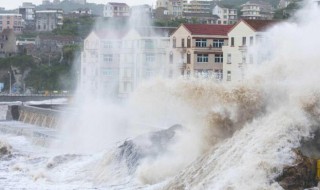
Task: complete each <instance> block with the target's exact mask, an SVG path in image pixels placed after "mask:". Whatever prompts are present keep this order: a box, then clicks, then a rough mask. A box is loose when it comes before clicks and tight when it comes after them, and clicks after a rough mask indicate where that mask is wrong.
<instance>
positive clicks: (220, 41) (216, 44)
mask: <svg viewBox="0 0 320 190" xmlns="http://www.w3.org/2000/svg"><path fill="white" fill-rule="evenodd" d="M223 44H224V40H223V39H217V40H213V47H214V48H222V46H223Z"/></svg>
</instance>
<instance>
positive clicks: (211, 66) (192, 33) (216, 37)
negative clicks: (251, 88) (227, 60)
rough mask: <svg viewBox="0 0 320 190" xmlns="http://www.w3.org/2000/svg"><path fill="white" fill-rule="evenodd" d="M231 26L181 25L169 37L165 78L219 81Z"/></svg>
mask: <svg viewBox="0 0 320 190" xmlns="http://www.w3.org/2000/svg"><path fill="white" fill-rule="evenodd" d="M231 27H232V25H212V24H211V25H210V24H208V25H207V24H182V25H181V26H180V27H179V28H178V29H177V30H176V31H175V32H174V33H172V35H171V36H170V46H171V47H170V52H169V63H168V66H167V68H168V69H167V73H168V76H179V75H181V74H182V75H185V76H193V77H213V78H215V79H217V80H222V77H223V75H222V73H223V51H222V46H223V45H225V44H227V43H228V36H227V33H228V31H229V30H230V29H231Z"/></svg>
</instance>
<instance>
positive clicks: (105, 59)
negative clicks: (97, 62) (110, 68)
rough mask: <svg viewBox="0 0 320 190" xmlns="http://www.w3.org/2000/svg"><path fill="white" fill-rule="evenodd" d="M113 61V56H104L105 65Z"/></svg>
mask: <svg viewBox="0 0 320 190" xmlns="http://www.w3.org/2000/svg"><path fill="white" fill-rule="evenodd" d="M112 60H113V56H112V54H104V55H103V61H104V62H105V63H111V62H112Z"/></svg>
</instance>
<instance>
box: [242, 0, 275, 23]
mask: <svg viewBox="0 0 320 190" xmlns="http://www.w3.org/2000/svg"><path fill="white" fill-rule="evenodd" d="M241 13H242V15H241V17H242V18H243V19H252V20H271V19H272V18H273V14H274V9H273V7H272V6H271V5H270V4H269V3H267V2H265V1H261V0H252V1H248V2H246V3H245V4H243V5H241Z"/></svg>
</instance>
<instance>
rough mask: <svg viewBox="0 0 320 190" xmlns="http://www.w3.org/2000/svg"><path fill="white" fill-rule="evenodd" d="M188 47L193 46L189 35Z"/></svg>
mask: <svg viewBox="0 0 320 190" xmlns="http://www.w3.org/2000/svg"><path fill="white" fill-rule="evenodd" d="M187 47H188V48H190V47H191V38H190V37H188V40H187Z"/></svg>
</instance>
